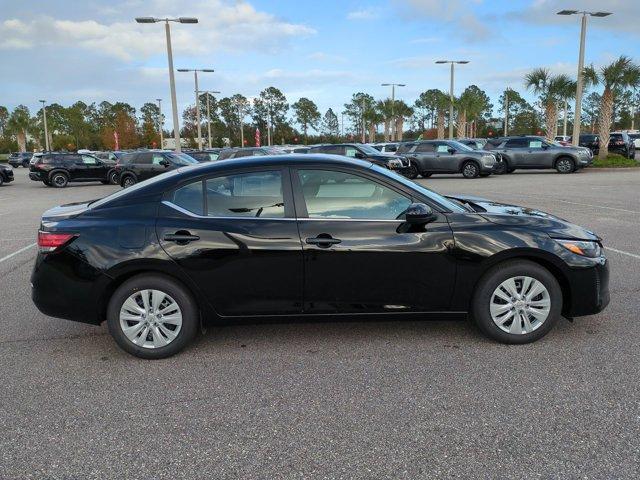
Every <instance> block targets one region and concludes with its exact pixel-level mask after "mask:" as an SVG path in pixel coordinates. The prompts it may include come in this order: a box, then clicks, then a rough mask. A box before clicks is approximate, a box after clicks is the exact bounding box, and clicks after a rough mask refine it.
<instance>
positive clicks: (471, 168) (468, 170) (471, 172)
mask: <svg viewBox="0 0 640 480" xmlns="http://www.w3.org/2000/svg"><path fill="white" fill-rule="evenodd" d="M478 175H480V167H478V165H477V164H476V163H475V162H467V163H465V164H464V165H463V166H462V176H463V177H464V178H476V177H477V176H478Z"/></svg>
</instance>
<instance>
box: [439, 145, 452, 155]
mask: <svg viewBox="0 0 640 480" xmlns="http://www.w3.org/2000/svg"><path fill="white" fill-rule="evenodd" d="M449 148H451V147H449V145H447V144H446V143H439V144H438V146H437V147H436V152H438V153H449Z"/></svg>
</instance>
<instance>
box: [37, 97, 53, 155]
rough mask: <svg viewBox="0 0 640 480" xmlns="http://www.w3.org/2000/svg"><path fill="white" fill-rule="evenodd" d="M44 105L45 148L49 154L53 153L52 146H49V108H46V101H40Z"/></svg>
mask: <svg viewBox="0 0 640 480" xmlns="http://www.w3.org/2000/svg"><path fill="white" fill-rule="evenodd" d="M38 101H39V102H40V103H42V120H43V122H44V148H45V150H46V151H47V152H50V151H51V145H49V129H48V128H47V107H46V106H45V103H46V102H47V101H46V100H38Z"/></svg>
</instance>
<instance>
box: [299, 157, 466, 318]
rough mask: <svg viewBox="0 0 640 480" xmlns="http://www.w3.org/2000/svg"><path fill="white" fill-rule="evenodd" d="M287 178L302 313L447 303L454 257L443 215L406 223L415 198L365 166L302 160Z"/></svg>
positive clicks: (430, 308)
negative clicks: (300, 261) (301, 274)
mask: <svg viewBox="0 0 640 480" xmlns="http://www.w3.org/2000/svg"><path fill="white" fill-rule="evenodd" d="M292 180H293V188H294V195H295V199H296V212H297V214H298V225H299V230H300V239H301V242H302V248H303V251H304V271H305V285H304V310H305V312H306V313H313V314H317V313H384V312H402V311H442V310H447V309H448V308H449V303H450V298H451V293H452V289H453V279H454V278H455V275H454V274H455V263H454V260H453V259H452V258H451V257H450V256H449V255H448V249H449V247H450V246H451V245H452V244H453V243H452V242H453V234H452V232H451V229H450V228H449V224H448V223H447V221H446V218H445V217H444V216H443V215H440V218H439V220H437V221H435V222H433V223H429V224H428V225H427V226H426V228H423V229H422V230H421V231H417V230H414V229H411V228H406V227H408V225H407V224H406V223H405V222H404V221H403V213H404V211H405V210H406V208H407V207H408V206H409V205H410V204H411V203H412V201H413V200H412V198H411V197H410V196H409V195H407V194H406V193H404V192H402V191H400V190H398V189H397V188H396V187H394V186H393V185H391V184H387V183H383V182H382V181H380V180H379V179H378V178H376V177H373V176H369V175H367V174H366V173H362V172H357V173H356V172H353V171H350V170H348V169H347V170H344V169H338V168H337V167H336V168H335V169H328V168H327V167H317V168H305V169H299V170H293V171H292Z"/></svg>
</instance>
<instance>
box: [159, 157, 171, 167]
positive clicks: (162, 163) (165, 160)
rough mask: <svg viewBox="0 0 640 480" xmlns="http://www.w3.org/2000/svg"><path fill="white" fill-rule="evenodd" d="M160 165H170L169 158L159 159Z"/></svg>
mask: <svg viewBox="0 0 640 480" xmlns="http://www.w3.org/2000/svg"><path fill="white" fill-rule="evenodd" d="M160 165H162V166H163V167H165V168H167V167H168V166H169V165H171V163H169V160H167V159H165V158H163V159H162V160H160Z"/></svg>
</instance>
